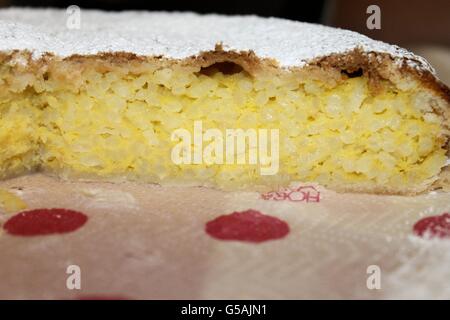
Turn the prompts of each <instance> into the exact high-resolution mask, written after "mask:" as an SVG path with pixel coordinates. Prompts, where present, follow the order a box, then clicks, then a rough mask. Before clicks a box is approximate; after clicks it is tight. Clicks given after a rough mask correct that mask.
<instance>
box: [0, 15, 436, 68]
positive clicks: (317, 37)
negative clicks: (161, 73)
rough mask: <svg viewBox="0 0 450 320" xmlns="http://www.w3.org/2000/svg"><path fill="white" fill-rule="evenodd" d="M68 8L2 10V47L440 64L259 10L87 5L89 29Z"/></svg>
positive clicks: (287, 61)
mask: <svg viewBox="0 0 450 320" xmlns="http://www.w3.org/2000/svg"><path fill="white" fill-rule="evenodd" d="M67 17H68V15H67V13H66V11H65V10H60V9H28V8H25V9H19V8H10V9H2V10H0V31H1V32H0V39H1V41H0V51H9V50H14V49H19V50H24V49H27V50H30V51H32V52H33V57H35V58H39V57H40V56H41V55H42V54H44V53H47V52H48V53H53V54H56V55H58V56H61V57H68V56H71V55H74V54H79V55H92V54H97V53H102V52H130V53H134V54H137V55H143V56H164V57H167V58H174V59H183V58H187V57H192V56H196V55H198V54H199V53H201V52H204V51H212V50H214V48H215V45H216V44H218V43H222V44H223V49H224V50H225V51H250V50H251V51H253V52H254V53H255V54H256V56H257V57H259V58H271V59H274V60H276V61H277V62H278V64H279V66H280V67H302V66H304V65H306V64H308V62H310V61H312V60H314V59H316V58H318V57H323V56H327V55H330V54H336V53H346V52H349V51H352V50H354V49H356V48H360V49H362V51H363V52H366V53H370V52H375V53H388V54H389V55H391V56H392V57H393V58H394V59H395V60H396V62H397V63H398V64H402V63H404V62H406V63H407V64H408V65H409V66H410V67H413V68H415V69H417V70H418V71H420V70H424V71H425V70H426V71H430V72H432V73H433V74H434V70H433V69H432V67H431V66H430V65H429V64H428V62H427V61H426V60H425V59H423V58H421V57H419V56H416V55H414V54H412V53H410V52H408V51H407V50H404V49H402V48H399V47H397V46H393V45H389V44H386V43H383V42H380V41H375V40H372V39H370V38H368V37H366V36H363V35H361V34H358V33H356V32H352V31H348V30H342V29H337V28H331V27H326V26H322V25H318V24H310V23H303V22H295V21H289V20H284V19H278V18H260V17H256V16H221V15H216V14H208V15H199V14H195V13H167V12H138V11H127V12H103V11H97V10H85V9H83V10H81V28H80V29H69V28H67V27H66V21H67Z"/></svg>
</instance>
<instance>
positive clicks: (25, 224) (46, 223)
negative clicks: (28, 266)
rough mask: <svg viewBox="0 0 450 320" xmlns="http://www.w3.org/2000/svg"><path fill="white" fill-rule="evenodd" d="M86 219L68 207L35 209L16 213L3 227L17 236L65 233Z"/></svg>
mask: <svg viewBox="0 0 450 320" xmlns="http://www.w3.org/2000/svg"><path fill="white" fill-rule="evenodd" d="M87 219H88V218H87V216H86V215H84V214H83V213H81V212H77V211H73V210H68V209H35V210H30V211H24V212H21V213H18V214H16V215H15V216H13V217H12V218H10V219H9V220H8V221H6V223H5V224H4V225H3V229H5V230H6V232H8V233H9V234H12V235H17V236H40V235H48V234H55V233H67V232H71V231H74V230H77V229H78V228H80V227H82V226H83V225H84V224H85V223H86V221H87Z"/></svg>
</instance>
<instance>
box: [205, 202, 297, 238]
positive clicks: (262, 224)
mask: <svg viewBox="0 0 450 320" xmlns="http://www.w3.org/2000/svg"><path fill="white" fill-rule="evenodd" d="M206 233H208V234H209V235H210V236H211V237H213V238H216V239H220V240H239V241H248V242H264V241H267V240H275V239H281V238H283V237H285V236H286V235H287V234H288V233H289V225H288V224H287V223H286V222H284V221H283V220H280V219H278V218H275V217H272V216H268V215H265V214H262V213H261V212H259V211H256V210H247V211H243V212H233V213H231V214H228V215H222V216H220V217H218V218H216V219H214V220H211V221H209V222H208V223H207V224H206Z"/></svg>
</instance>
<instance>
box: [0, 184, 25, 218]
mask: <svg viewBox="0 0 450 320" xmlns="http://www.w3.org/2000/svg"><path fill="white" fill-rule="evenodd" d="M26 207H27V205H26V203H25V202H24V201H23V200H22V199H21V198H19V197H18V196H17V195H15V194H14V193H12V192H10V191H7V190H5V189H0V210H1V211H4V212H6V213H11V212H16V211H20V210H23V209H26Z"/></svg>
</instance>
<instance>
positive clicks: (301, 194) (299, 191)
mask: <svg viewBox="0 0 450 320" xmlns="http://www.w3.org/2000/svg"><path fill="white" fill-rule="evenodd" d="M261 198H263V199H264V200H274V201H293V202H320V192H319V191H317V189H316V188H314V187H313V186H302V187H297V188H282V189H280V190H279V191H270V192H267V193H263V194H262V195H261Z"/></svg>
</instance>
